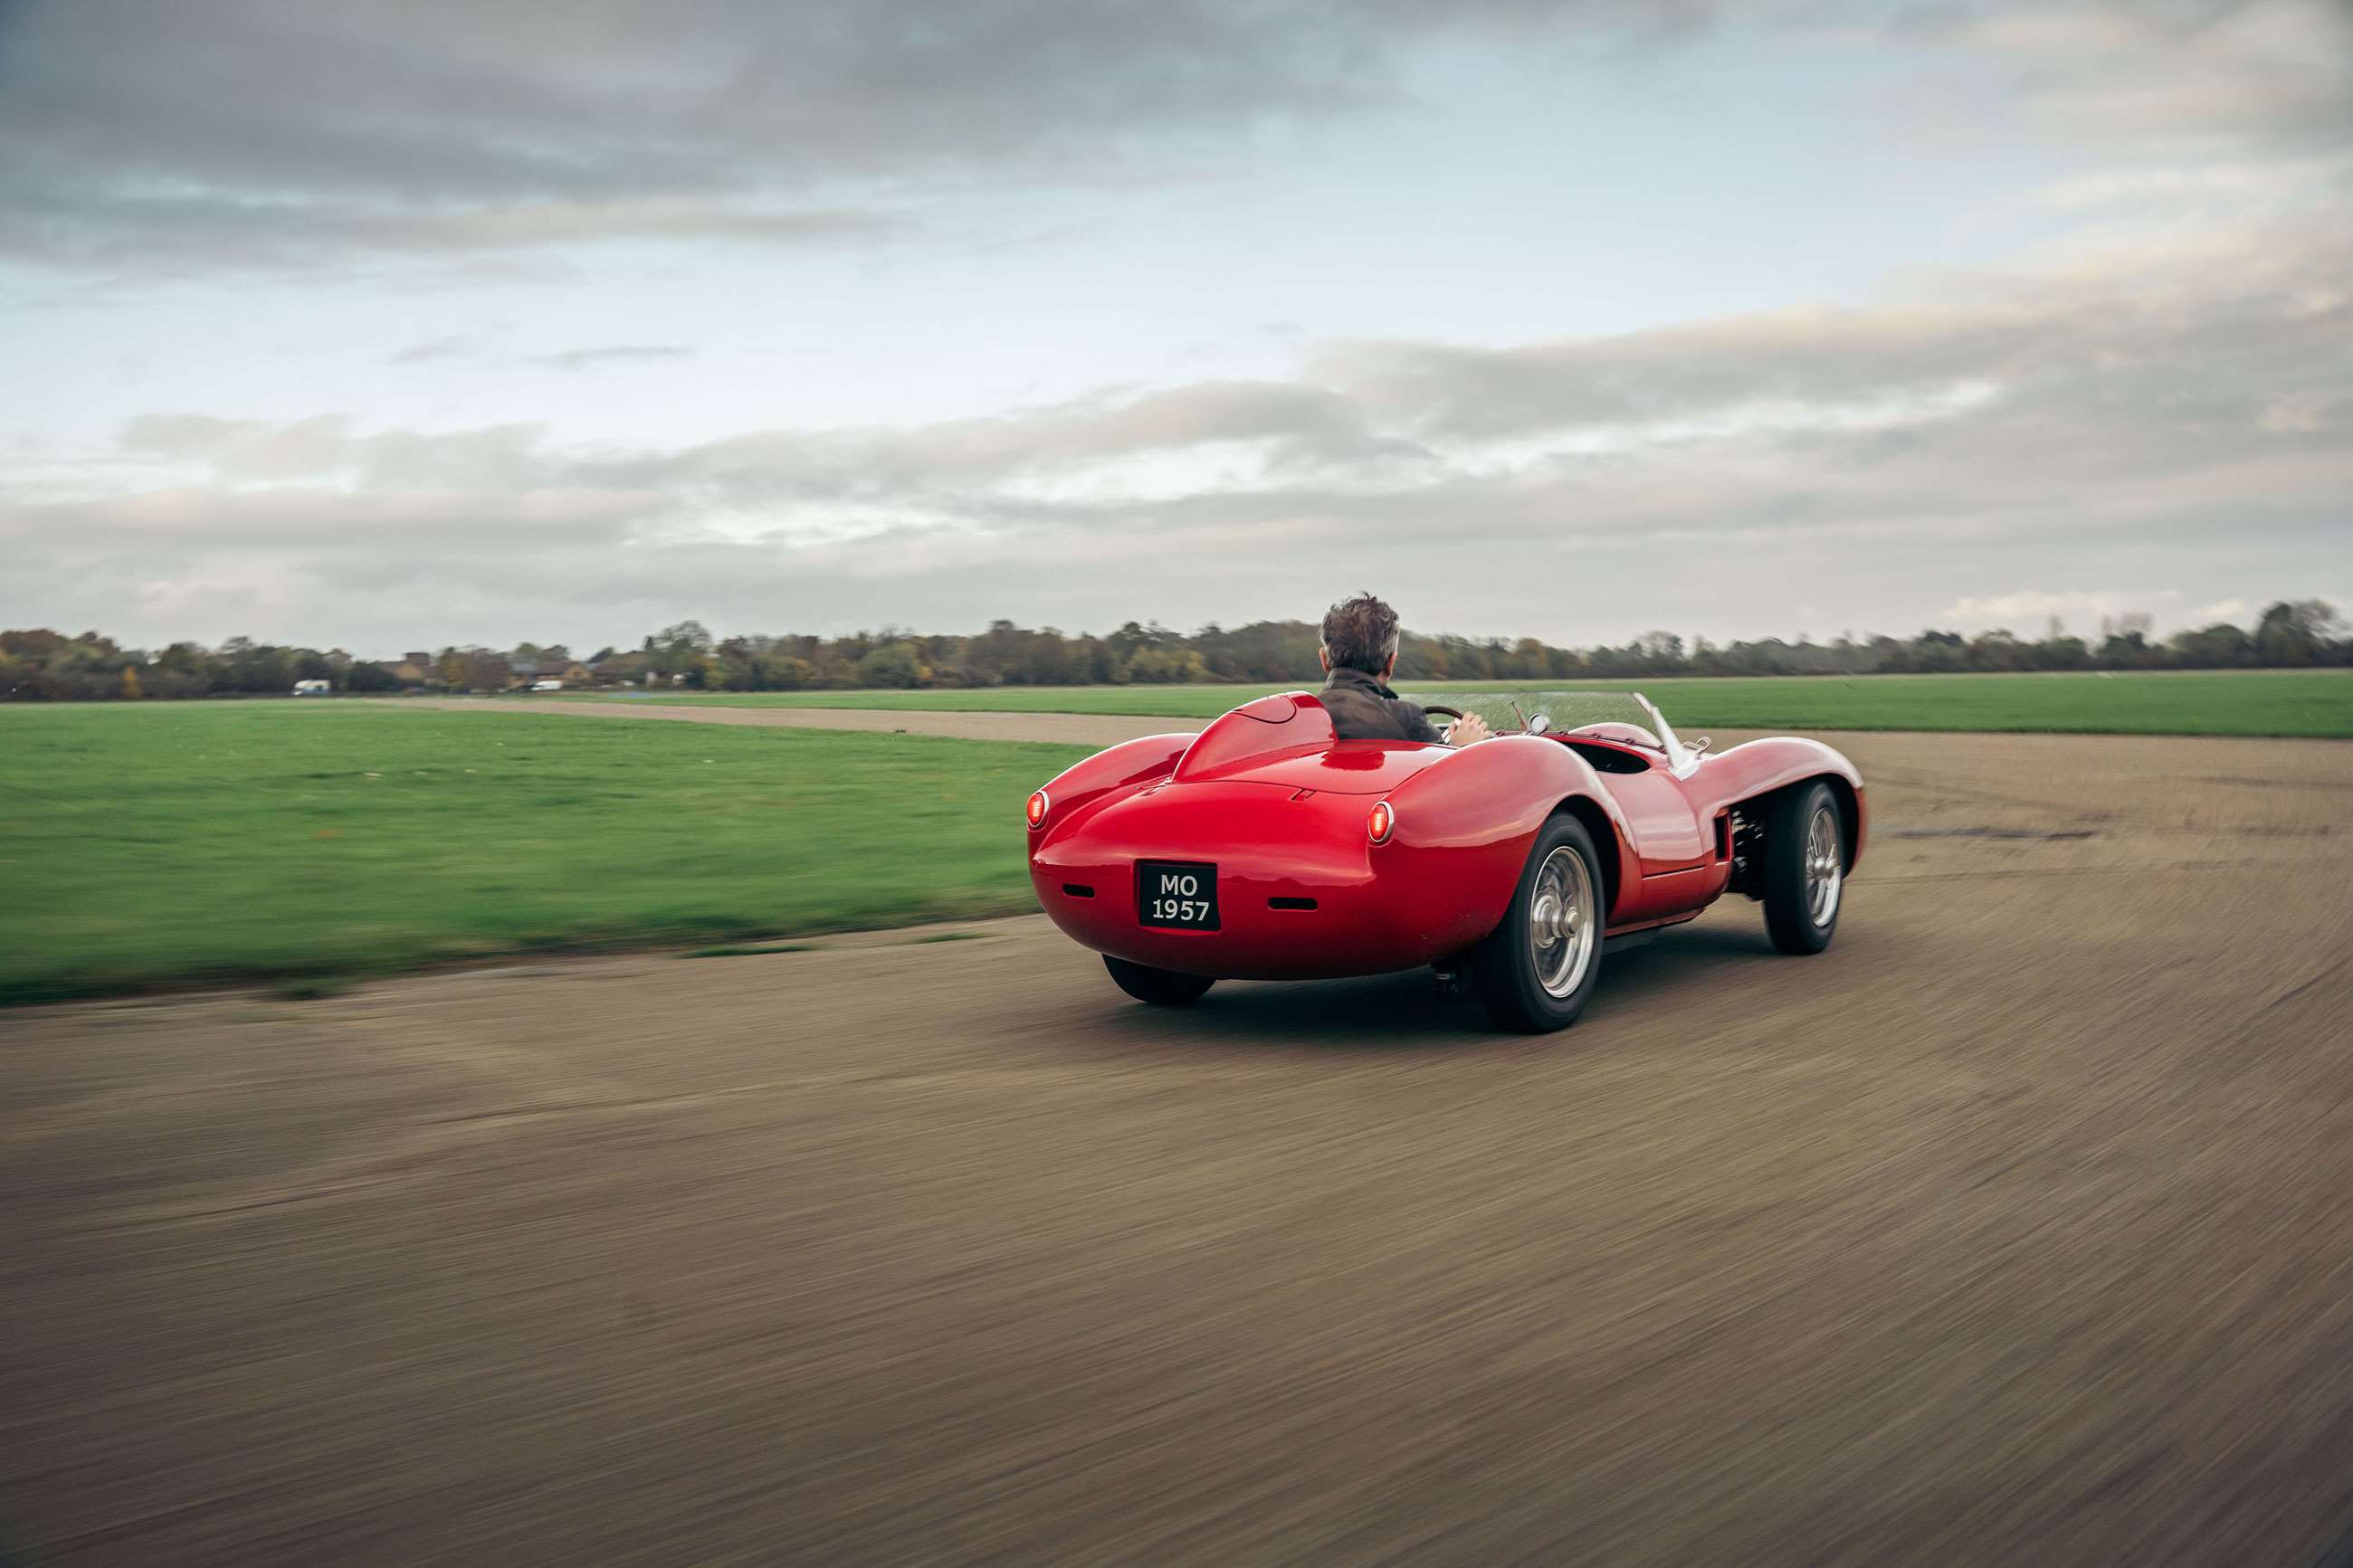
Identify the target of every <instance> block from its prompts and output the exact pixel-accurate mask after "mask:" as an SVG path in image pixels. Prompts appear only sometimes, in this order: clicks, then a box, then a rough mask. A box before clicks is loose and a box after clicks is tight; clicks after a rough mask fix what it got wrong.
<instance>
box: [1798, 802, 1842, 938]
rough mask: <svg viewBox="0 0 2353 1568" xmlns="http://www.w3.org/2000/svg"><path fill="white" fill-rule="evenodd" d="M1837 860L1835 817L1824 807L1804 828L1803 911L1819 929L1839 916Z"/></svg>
mask: <svg viewBox="0 0 2353 1568" xmlns="http://www.w3.org/2000/svg"><path fill="white" fill-rule="evenodd" d="M1840 858H1841V854H1840V848H1839V828H1838V814H1837V813H1836V812H1834V811H1832V810H1831V808H1830V807H1829V806H1827V805H1825V806H1822V807H1820V808H1819V809H1817V810H1816V811H1815V813H1814V820H1813V821H1812V823H1810V825H1809V826H1807V828H1806V911H1807V913H1809V914H1810V915H1811V916H1812V917H1813V921H1814V923H1815V924H1816V925H1818V926H1826V925H1828V924H1830V923H1831V921H1832V920H1834V919H1836V918H1837V916H1838V907H1839V886H1840V884H1841V881H1842V880H1843V879H1844V878H1843V876H1842V872H1841V867H1840V865H1839V861H1840Z"/></svg>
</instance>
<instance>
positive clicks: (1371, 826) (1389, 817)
mask: <svg viewBox="0 0 2353 1568" xmlns="http://www.w3.org/2000/svg"><path fill="white" fill-rule="evenodd" d="M1395 831H1397V813H1396V812H1394V811H1391V810H1390V809H1389V803H1388V801H1383V802H1381V804H1380V805H1377V806H1375V807H1373V815H1372V816H1368V817H1366V819H1365V832H1366V835H1367V836H1369V837H1371V839H1372V841H1373V842H1374V843H1376V844H1387V843H1388V841H1389V835H1390V834H1391V833H1394V832H1395Z"/></svg>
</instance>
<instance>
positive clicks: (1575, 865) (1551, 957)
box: [1528, 844, 1601, 997]
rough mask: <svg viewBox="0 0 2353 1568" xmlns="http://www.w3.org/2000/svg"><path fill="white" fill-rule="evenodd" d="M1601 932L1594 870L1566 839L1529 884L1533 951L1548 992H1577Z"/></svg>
mask: <svg viewBox="0 0 2353 1568" xmlns="http://www.w3.org/2000/svg"><path fill="white" fill-rule="evenodd" d="M1600 934H1601V928H1600V921H1599V910H1597V909H1596V908H1595V903H1594V898H1593V874H1592V873H1591V872H1589V871H1588V870H1587V869H1586V868H1585V858H1584V857H1583V856H1581V855H1579V854H1577V851H1576V850H1574V849H1571V848H1570V847H1568V846H1567V845H1566V844H1564V845H1562V846H1561V847H1559V848H1557V849H1556V850H1554V851H1553V852H1552V853H1551V854H1549V855H1547V856H1546V857H1545V863H1544V864H1543V865H1542V866H1541V867H1539V868H1537V870H1536V879H1535V886H1534V887H1532V888H1531V889H1528V956H1529V957H1530V958H1531V959H1533V960H1534V961H1535V971H1536V984H1539V985H1541V986H1543V987H1544V990H1545V994H1546V995H1547V996H1556V997H1557V996H1568V995H1571V994H1574V993H1575V992H1576V990H1577V986H1578V985H1579V984H1583V982H1584V980H1585V972H1586V971H1587V970H1588V969H1589V968H1591V967H1592V966H1593V946H1594V943H1595V942H1598V941H1599V939H1600Z"/></svg>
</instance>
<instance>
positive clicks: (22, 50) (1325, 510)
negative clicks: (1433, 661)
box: [0, 0, 2353, 653]
mask: <svg viewBox="0 0 2353 1568" xmlns="http://www.w3.org/2000/svg"><path fill="white" fill-rule="evenodd" d="M0 348H5V364H6V365H7V374H6V375H5V377H0V626H25V625H51V626H59V627H62V628H66V629H72V630H79V629H81V628H83V627H85V626H97V627H101V628H104V629H107V630H110V631H111V632H113V633H115V634H116V635H118V636H120V637H124V638H125V639H126V640H130V641H135V642H140V643H150V644H153V643H161V642H163V641H166V640H170V639H173V638H177V637H196V638H199V639H202V640H206V641H216V640H218V639H221V638H224V637H229V636H232V635H236V634H240V633H243V634H249V635H252V636H255V637H267V638H272V639H287V640H294V641H301V642H309V643H314V644H320V645H330V644H340V645H343V646H345V647H350V648H352V649H353V650H354V651H356V652H361V653H384V652H389V651H397V650H399V649H402V648H406V647H426V646H435V647H438V646H439V645H441V644H444V643H448V642H471V641H481V642H487V643H492V644H497V645H501V646H504V645H506V644H509V643H512V642H513V641H514V640H516V639H519V638H523V637H529V638H532V639H533V640H538V641H547V640H551V639H554V640H562V641H565V642H566V643H569V644H570V645H572V646H573V647H575V648H580V649H586V648H588V647H595V646H596V645H599V644H602V643H607V642H615V641H626V642H634V641H635V640H636V639H637V638H638V637H640V636H642V635H643V634H644V633H645V632H647V631H649V630H651V629H653V628H655V627H657V626H660V625H663V624H665V623H667V622H670V621H673V620H677V619H680V618H682V617H685V616H696V617H699V618H701V619H702V620H703V621H705V622H707V623H709V624H710V625H712V626H714V627H716V628H719V629H721V630H722V631H782V630H787V629H792V630H807V631H820V632H839V631H846V630H851V629H855V628H859V627H864V626H878V625H881V624H884V623H897V624H902V625H906V624H912V625H916V626H923V627H926V628H936V629H943V630H956V629H972V628H976V627H978V626H980V625H982V624H983V623H985V622H986V621H987V620H988V619H990V618H991V617H994V616H1012V617H1014V618H1016V619H1018V620H1021V621H1023V622H1026V623H1030V624H1039V623H1045V624H1052V625H1057V626H1062V627H1064V628H1065V629H1069V630H1080V629H1094V630H1101V629H1104V628H1106V627H1108V626H1113V625H1115V624H1116V623H1117V622H1119V621H1121V620H1124V619H1127V618H1130V617H1134V618H1137V619H1145V618H1152V617H1157V618H1158V619H1160V620H1162V621H1164V622H1166V623H1168V624H1171V625H1175V626H1196V625H1198V624H1200V623H1202V622H1204V621H1208V620H1217V621H1219V622H1222V623H1225V624H1228V625H1231V624H1234V623H1236V622H1240V621H1243V620H1248V619H1253V618H1257V617H1261V616H1304V615H1313V614H1314V613H1316V612H1318V611H1319V610H1320V609H1321V607H1322V606H1323V605H1324V603H1325V602H1327V601H1328V600H1330V599H1332V598H1334V597H1335V596H1337V595H1340V594H1342V593H1345V592H1347V591H1351V590H1353V589H1355V588H1356V587H1358V586H1363V585H1369V586H1373V587H1375V588H1377V589H1378V590H1379V591H1381V592H1383V593H1384V594H1386V595H1388V596H1389V597H1390V598H1392V599H1393V600H1395V601H1396V602H1397V603H1398V605H1399V606H1400V608H1401V609H1402V610H1403V611H1404V613H1405V616H1406V618H1407V621H1408V623H1409V624H1410V625H1413V626H1419V627H1422V628H1425V629H1429V630H1451V631H1460V632H1464V633H1471V634H1479V635H1484V634H1490V633H1495V634H1505V635H1513V636H1518V635H1535V636H1541V637H1546V638H1548V639H1551V640H1554V641H1559V642H1572V643H1589V642H1594V641H1598V640H1603V639H1608V640H1622V639H1623V638H1625V637H1630V636H1631V635H1633V634H1635V633H1637V632H1640V631H1642V630H1644V629H1647V628H1650V627H1653V626H1656V627H1664V628H1668V629H1672V630H1676V631H1680V632H1683V634H1685V635H1686V636H1690V635H1694V634H1696V635H1704V636H1708V637H1715V638H1719V639H1721V638H1726V637H1753V636H1763V635H1778V636H1783V637H1796V636H1798V635H1799V634H1810V635H1812V636H1814V637H1817V638H1820V637H1831V636H1835V635H1837V634H1838V633H1839V632H1841V631H1842V630H1847V629H1850V628H1852V629H1854V630H1858V631H1861V630H1886V631H1894V632H1902V633H1908V632H1912V631H1916V630H1918V629H1919V628H1921V627H1922V626H1927V625H1932V624H1933V625H1937V626H1957V627H1960V628H1963V629H1975V628H1978V627H1982V626H1995V625H2007V626H2014V627H2017V628H2020V629H2021V630H2024V631H2028V632H2032V633H2039V632H2040V631H2041V629H2042V626H2043V625H2044V622H2045V620H2046V619H2047V617H2049V616H2052V615H2057V616H2061V617H2062V618H2063V620H2064V621H2065V622H2066V623H2067V624H2068V625H2069V626H2070V627H2071V628H2072V629H2074V630H2076V631H2079V632H2085V631H2091V630H2094V628H2095V627H2096V626H2097V623H2098V621H2099V619H2100V617H2101V616H2103V615H2109V614H2117V613H2123V612H2128V611H2134V610H2140V611H2146V612H2148V613H2150V614H2152V615H2153V616H2155V617H2156V619H2157V621H2158V626H2159V627H2160V629H2162V628H2166V627H2169V626H2177V625H2180V624H2183V623H2186V622H2191V621H2202V620H2206V619H2211V618H2241V619H2243V618H2245V617H2246V616H2247V615H2248V612H2249V610H2250V609H2259V608H2260V606H2261V605H2262V604H2263V603H2264V602H2266V601H2267V600H2269V599H2271V598H2274V597H2278V596H2283V595H2313V594H2318V595H2323V596H2327V597H2332V598H2334V599H2335V600H2336V601H2337V603H2338V604H2339V605H2340V606H2346V605H2348V604H2349V603H2353V6H2348V5H2347V4H2346V3H2345V0H2258V3H2253V4H2245V5H2224V4H2211V3H2197V0H2172V3H2164V0H2146V3H2140V4H2118V5H2105V6H2104V5H2096V4H2078V5H2048V6H2033V5H2009V4H2002V3H2000V0H1987V3H1985V4H1968V3H1967V0H1939V3H1935V4H1918V5H1904V4H1899V3H1894V0H1890V3H1884V4H1875V5H1873V4H1841V3H1838V0H1791V3H1789V4H1786V5H1772V4H1767V3H1763V0H1746V3H1744V4H1741V5H1730V4H1729V3H1728V0H1727V3H1725V4H1720V5H1719V4H1711V3H1710V0H1661V3H1658V4H1652V5H1635V4H1619V5H1612V4H1607V3H1603V0H1583V3H1579V0H1470V3H1468V4H1464V5H1450V6H1432V5H1419V4H1412V3H1409V0H1364V3H1358V4H1342V3H1339V0H1148V3H1126V0H957V3H956V4H953V5H949V4H942V3H939V0H858V3H857V4H854V5H852V4H846V3H844V4H831V5H816V4H810V3H807V0H784V3H770V0H565V3H562V4H556V3H554V0H550V3H545V4H540V3H530V4H524V3H519V0H406V3H404V4H398V5H395V4H392V3H390V0H300V3H297V0H207V3H206V4H203V5H186V4H179V3H176V0H0Z"/></svg>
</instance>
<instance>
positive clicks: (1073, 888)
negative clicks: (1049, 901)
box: [1062, 882, 1095, 899]
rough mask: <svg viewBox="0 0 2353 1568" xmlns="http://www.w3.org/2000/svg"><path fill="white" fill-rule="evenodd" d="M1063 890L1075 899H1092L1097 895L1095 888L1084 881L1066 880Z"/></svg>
mask: <svg viewBox="0 0 2353 1568" xmlns="http://www.w3.org/2000/svg"><path fill="white" fill-rule="evenodd" d="M1062 891H1064V892H1065V893H1068V894H1069V895H1070V896H1071V897H1072V898H1074V899H1092V898H1093V897H1094V896H1095V890H1094V889H1092V888H1090V887H1088V886H1087V885H1086V884H1085V883H1084V882H1065V883H1063V884H1062Z"/></svg>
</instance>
